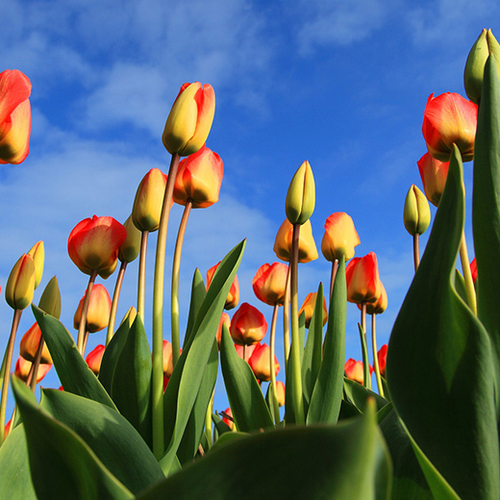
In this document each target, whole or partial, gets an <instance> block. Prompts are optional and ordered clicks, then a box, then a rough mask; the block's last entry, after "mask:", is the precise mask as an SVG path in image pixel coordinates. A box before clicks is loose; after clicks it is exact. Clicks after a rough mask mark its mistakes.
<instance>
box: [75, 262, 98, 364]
mask: <svg viewBox="0 0 500 500" xmlns="http://www.w3.org/2000/svg"><path fill="white" fill-rule="evenodd" d="M96 276H97V271H92V273H91V274H90V278H89V283H88V285H87V291H86V292H85V296H84V299H83V305H82V316H81V318H80V325H79V326H78V342H77V345H78V352H79V353H80V354H81V355H82V356H83V339H84V337H85V331H86V326H87V313H88V311H89V303H90V294H91V293H92V288H93V287H94V281H95V279H96Z"/></svg>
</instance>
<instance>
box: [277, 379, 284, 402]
mask: <svg viewBox="0 0 500 500" xmlns="http://www.w3.org/2000/svg"><path fill="white" fill-rule="evenodd" d="M285 392H286V391H285V384H284V383H283V382H280V381H279V380H278V381H277V382H276V399H277V400H278V405H279V406H280V407H281V406H284V405H285Z"/></svg>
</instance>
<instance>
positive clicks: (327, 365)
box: [306, 256, 347, 424]
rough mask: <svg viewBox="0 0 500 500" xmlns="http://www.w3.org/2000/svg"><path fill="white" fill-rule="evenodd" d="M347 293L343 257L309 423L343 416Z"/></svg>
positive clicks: (337, 277)
mask: <svg viewBox="0 0 500 500" xmlns="http://www.w3.org/2000/svg"><path fill="white" fill-rule="evenodd" d="M346 296H347V289H346V280H345V260H344V257H343V256H342V258H341V260H340V262H339V268H338V271H337V275H336V277H335V282H334V284H333V292H332V297H331V300H330V308H329V311H328V327H327V330H326V335H325V346H324V353H323V361H322V362H321V367H320V369H319V373H318V376H317V379H316V383H315V385H314V390H313V392H312V396H311V403H310V405H309V411H308V412H307V420H306V422H307V424H319V423H332V424H334V423H336V422H337V420H338V418H339V414H340V405H341V403H342V388H343V383H344V359H345V327H346V313H347V299H346ZM321 306H322V304H321ZM320 318H322V315H320Z"/></svg>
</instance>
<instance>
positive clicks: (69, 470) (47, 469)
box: [12, 377, 133, 500]
mask: <svg viewBox="0 0 500 500" xmlns="http://www.w3.org/2000/svg"><path fill="white" fill-rule="evenodd" d="M12 388H13V391H14V396H15V398H16V403H17V405H18V407H19V410H20V411H21V415H22V417H23V423H24V429H25V432H26V441H27V443H28V453H29V460H30V470H31V479H32V481H33V486H34V488H35V491H36V494H37V498H38V499H39V500H54V499H55V498H71V499H73V498H74V499H79V500H80V499H81V500H95V499H97V498H109V499H113V500H122V499H123V500H126V499H132V498H133V495H132V494H131V493H130V491H129V490H128V489H127V488H125V486H123V484H121V483H120V482H119V481H118V480H117V479H116V477H114V476H113V475H112V474H111V472H109V470H108V469H107V468H106V467H105V466H104V465H103V464H102V462H101V461H100V460H99V459H98V458H97V456H96V455H95V453H94V452H93V451H92V450H91V449H90V447H89V446H88V445H87V444H86V443H85V442H84V441H83V440H82V439H81V438H80V437H79V436H78V435H77V434H76V433H75V432H73V431H72V430H71V429H69V428H68V427H66V426H65V425H63V424H61V423H60V422H58V421H57V420H54V419H53V418H52V417H50V416H49V415H48V414H47V413H45V412H44V411H43V410H41V409H40V407H39V406H38V404H37V402H36V399H35V397H34V396H33V394H32V393H31V391H30V390H29V389H28V387H26V385H24V383H23V382H21V381H20V380H19V379H17V378H16V377H14V378H13V379H12Z"/></svg>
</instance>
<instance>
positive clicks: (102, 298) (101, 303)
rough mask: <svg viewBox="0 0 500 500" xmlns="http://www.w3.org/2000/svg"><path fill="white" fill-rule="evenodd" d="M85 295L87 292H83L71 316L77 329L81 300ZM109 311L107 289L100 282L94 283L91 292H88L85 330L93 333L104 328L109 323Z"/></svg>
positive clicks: (81, 305) (109, 304) (80, 312)
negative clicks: (88, 300)
mask: <svg viewBox="0 0 500 500" xmlns="http://www.w3.org/2000/svg"><path fill="white" fill-rule="evenodd" d="M85 295H87V292H85V294H84V296H83V297H82V299H81V300H80V303H79V304H78V308H77V310H76V312H75V316H74V318H73V325H74V327H75V329H77V330H78V328H79V326H80V320H81V317H82V308H83V301H84V300H85ZM110 313H111V298H110V297H109V293H108V291H107V290H106V288H104V286H103V285H101V284H97V285H94V286H93V287H92V292H90V302H89V309H88V312H87V323H86V329H87V331H88V332H89V333H95V332H99V331H101V330H103V329H104V328H106V327H107V326H108V324H109V315H110Z"/></svg>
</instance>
